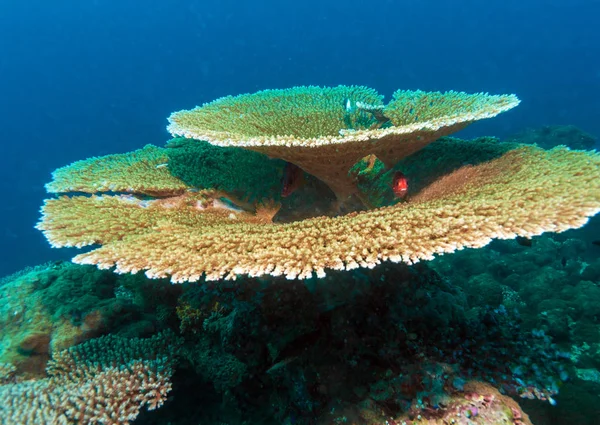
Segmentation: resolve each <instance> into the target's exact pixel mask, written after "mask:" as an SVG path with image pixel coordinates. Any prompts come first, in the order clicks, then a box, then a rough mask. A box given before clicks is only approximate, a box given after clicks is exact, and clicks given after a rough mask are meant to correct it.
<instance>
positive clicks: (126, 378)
mask: <svg viewBox="0 0 600 425" xmlns="http://www.w3.org/2000/svg"><path fill="white" fill-rule="evenodd" d="M177 344H178V342H177V340H176V338H174V336H173V335H172V334H170V333H168V332H167V333H161V334H157V335H156V336H154V337H152V338H148V339H130V340H127V339H120V338H118V337H114V336H107V337H102V338H98V339H95V340H90V341H88V342H86V343H84V344H81V345H78V346H75V347H72V348H70V349H68V350H65V351H62V352H60V353H57V354H56V355H55V357H54V358H53V359H52V360H51V361H50V362H49V364H48V368H47V372H48V378H44V379H40V380H37V381H35V380H34V381H23V382H18V383H7V384H5V385H0V424H1V425H14V424H22V425H34V424H57V425H63V424H64V425H67V424H89V425H93V424H103V425H127V424H129V423H130V422H131V421H133V420H134V419H135V418H136V417H137V416H138V414H139V412H140V409H141V408H142V407H146V408H147V409H148V410H153V409H156V408H158V407H160V406H161V405H162V404H163V403H164V401H165V400H166V397H167V394H168V393H169V391H170V390H171V383H170V378H171V375H172V374H173V369H172V366H173V353H172V352H170V351H172V350H174V349H175V347H176V345H177Z"/></svg>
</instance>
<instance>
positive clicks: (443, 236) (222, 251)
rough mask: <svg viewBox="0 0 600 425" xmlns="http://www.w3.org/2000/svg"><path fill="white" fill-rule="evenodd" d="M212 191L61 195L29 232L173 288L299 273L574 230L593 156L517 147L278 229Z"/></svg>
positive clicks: (596, 202)
mask: <svg viewBox="0 0 600 425" xmlns="http://www.w3.org/2000/svg"><path fill="white" fill-rule="evenodd" d="M465 143H467V142H465ZM472 148H473V149H474V150H477V145H476V144H474V146H472ZM211 196H213V195H210V194H209V193H208V192H204V193H198V194H186V195H183V196H181V197H178V198H170V199H164V200H157V201H140V200H137V199H130V198H123V197H109V196H104V197H91V198H87V197H72V198H67V197H63V198H60V199H56V200H48V201H46V203H45V205H44V207H43V218H42V221H41V222H40V223H39V224H38V228H39V229H41V230H42V231H43V232H44V233H45V235H46V236H47V238H48V239H49V240H50V242H51V243H52V244H53V246H56V247H62V246H78V247H81V246H84V245H90V244H101V245H103V246H102V247H100V248H98V249H95V250H93V251H91V252H88V253H84V254H81V255H78V256H77V257H75V259H74V261H75V262H77V263H82V264H96V265H98V266H99V267H101V268H110V267H116V271H117V272H120V273H127V272H137V271H140V270H146V274H147V275H148V276H149V277H166V276H171V278H172V280H173V281H174V282H183V281H195V280H198V279H199V278H200V277H201V276H202V275H203V274H205V275H206V278H207V279H209V280H216V279H221V278H227V279H232V278H235V276H236V274H248V275H251V276H259V275H264V274H270V275H274V276H277V275H285V276H287V277H288V278H296V277H298V278H308V277H311V276H312V274H313V273H314V272H316V274H317V276H323V275H324V273H325V269H328V268H329V269H338V270H343V269H346V270H349V269H353V268H357V267H374V266H375V265H377V264H378V263H380V262H381V261H387V260H390V261H394V262H405V263H408V264H411V263H415V262H417V261H419V260H429V259H432V258H433V256H434V254H443V253H448V252H453V251H455V250H456V249H461V248H465V247H481V246H484V245H486V244H488V243H489V242H490V241H491V240H492V239H493V238H500V239H511V238H515V237H516V236H528V237H529V236H533V235H538V234H541V233H543V232H545V231H553V232H560V231H564V230H567V229H570V228H576V227H581V226H583V225H584V224H585V223H586V222H587V219H588V217H590V216H592V215H594V214H596V213H597V212H598V211H599V210H600V157H599V156H598V155H597V154H595V153H587V152H575V151H569V150H568V149H565V148H556V149H553V150H551V151H544V150H542V149H539V148H536V147H520V148H518V149H514V150H511V151H508V152H507V153H504V154H503V155H501V156H499V157H497V158H495V159H492V160H491V161H489V162H484V163H481V164H478V165H473V166H463V167H461V168H458V169H457V170H455V171H453V172H451V173H449V174H447V175H445V176H443V177H441V178H438V179H437V180H435V181H434V182H433V183H431V184H429V185H428V186H427V187H425V188H424V189H423V190H421V191H420V192H419V193H416V194H414V195H413V196H412V197H411V199H410V200H409V202H406V203H402V204H397V205H394V206H391V207H386V208H381V209H376V210H370V211H366V212H361V213H352V214H348V215H346V216H340V217H335V218H326V217H320V218H316V219H306V220H303V221H298V222H294V223H288V224H273V223H265V221H264V220H261V219H260V218H259V217H257V216H254V215H253V214H250V213H247V212H235V211H233V212H232V211H231V210H228V209H223V208H219V206H218V204H215V201H214V198H211ZM211 199H212V200H211Z"/></svg>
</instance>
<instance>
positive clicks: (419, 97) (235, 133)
mask: <svg viewBox="0 0 600 425" xmlns="http://www.w3.org/2000/svg"><path fill="white" fill-rule="evenodd" d="M518 104H519V100H518V99H517V97H516V96H513V95H507V96H490V95H487V94H481V93H479V94H466V93H461V92H447V93H439V92H432V93H429V92H423V91H404V90H398V91H397V92H396V93H394V97H393V99H392V100H391V102H390V103H389V104H387V105H384V104H383V101H382V96H381V95H379V94H378V93H377V92H376V91H375V90H373V89H370V88H367V87H362V86H350V87H348V86H338V87H325V88H321V87H313V86H310V87H294V88H291V89H284V90H264V91H260V92H257V93H254V94H244V95H240V96H235V97H233V96H228V97H224V98H221V99H217V100H215V101H214V102H211V103H208V104H205V105H203V106H201V107H197V108H195V109H192V110H190V111H185V110H184V111H179V112H175V113H173V114H172V115H171V116H170V117H169V122H170V124H169V126H168V130H169V132H170V133H171V134H172V135H174V136H184V137H187V138H193V139H199V140H206V141H208V142H209V143H212V144H215V145H218V146H229V147H243V148H246V149H250V150H254V151H257V152H261V153H264V154H266V155H268V156H269V157H272V158H280V159H284V160H286V161H288V162H291V163H293V164H296V165H297V166H299V167H300V168H302V169H303V170H304V171H306V172H307V173H309V174H312V175H314V176H315V177H317V178H319V179H320V180H322V181H323V182H325V183H326V184H327V185H328V186H329V187H330V188H331V189H332V190H333V191H334V192H335V194H336V196H337V197H338V199H339V200H341V201H345V200H346V199H347V198H348V197H349V196H350V195H352V194H354V193H356V191H357V189H356V187H355V183H354V182H353V181H352V179H351V178H349V176H348V170H349V169H350V168H351V167H352V165H354V164H355V163H356V162H357V161H358V160H359V159H360V158H363V157H364V156H366V155H368V154H374V155H376V156H377V157H378V158H379V159H380V160H381V161H383V162H384V163H385V164H386V166H388V167H390V166H393V165H394V164H395V163H396V162H398V161H399V160H400V159H402V158H404V157H406V156H408V155H410V154H412V153H414V152H416V151H418V150H419V149H422V148H423V147H424V146H426V145H427V144H429V143H431V142H432V141H434V140H436V139H438V138H440V137H442V136H445V135H448V134H450V133H453V132H455V131H458V130H461V129H463V128H465V127H466V126H467V125H469V124H470V123H472V122H474V121H477V120H480V119H484V118H491V117H494V116H496V115H498V114H500V113H502V112H504V111H507V110H509V109H512V108H514V107H515V106H517V105H518Z"/></svg>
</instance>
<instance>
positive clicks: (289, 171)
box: [281, 162, 304, 198]
mask: <svg viewBox="0 0 600 425" xmlns="http://www.w3.org/2000/svg"><path fill="white" fill-rule="evenodd" d="M282 183H283V188H282V189H281V196H282V197H284V198H285V197H286V196H290V195H291V194H292V193H294V192H295V191H296V189H298V188H299V187H300V186H302V183H304V172H303V171H302V168H300V167H298V166H297V165H294V164H292V163H291V162H286V164H285V168H284V169H283V178H282Z"/></svg>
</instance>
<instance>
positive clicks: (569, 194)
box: [0, 86, 600, 425]
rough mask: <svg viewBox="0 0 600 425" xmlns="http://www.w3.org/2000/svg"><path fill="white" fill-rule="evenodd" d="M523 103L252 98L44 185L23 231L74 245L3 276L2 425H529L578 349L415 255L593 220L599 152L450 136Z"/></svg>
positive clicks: (352, 96)
mask: <svg viewBox="0 0 600 425" xmlns="http://www.w3.org/2000/svg"><path fill="white" fill-rule="evenodd" d="M518 104H519V100H518V99H517V97H516V96H514V95H502V96H493V95H488V94H466V93H460V92H447V93H439V92H422V91H404V90H399V91H397V92H396V93H394V95H393V98H392V100H391V101H390V102H389V103H385V102H384V101H383V97H382V96H381V95H379V94H378V93H377V92H376V91H375V90H373V89H370V88H366V87H359V86H351V87H348V86H338V87H331V88H321V87H295V88H292V89H285V90H265V91H261V92H258V93H254V94H244V95H240V96H234V97H233V96H229V97H224V98H221V99H217V100H215V101H214V102H211V103H208V104H205V105H203V106H200V107H196V108H194V109H192V110H184V111H179V112H175V113H173V114H172V115H171V116H170V117H169V126H168V130H169V132H170V133H171V135H172V136H173V137H174V138H173V139H172V140H171V141H169V142H168V143H167V145H166V146H165V147H156V146H152V145H147V146H145V147H143V148H142V149H139V150H137V151H134V152H130V153H124V154H114V155H108V156H104V157H98V158H90V159H86V160H83V161H78V162H75V163H73V164H71V165H68V166H66V167H63V168H60V169H58V170H56V171H55V172H54V173H53V179H52V181H51V182H50V183H48V184H47V185H46V188H47V190H48V192H49V193H53V194H56V195H57V196H55V197H53V198H51V199H48V200H46V201H45V202H44V205H43V207H42V217H41V220H40V222H39V223H38V225H37V228H38V229H39V230H41V231H42V232H43V234H44V235H45V236H46V238H47V239H48V241H49V242H50V243H51V245H52V246H53V247H57V248H60V247H78V248H84V247H88V248H87V249H86V250H85V251H84V252H83V253H81V254H79V255H77V256H76V257H75V258H74V259H73V262H74V263H75V264H62V263H59V264H54V265H46V266H43V267H38V268H35V269H31V270H26V271H23V272H22V273H20V274H18V275H15V276H12V277H9V278H6V279H5V280H3V281H2V282H1V283H0V292H2V294H1V295H2V297H3V299H6V300H8V301H7V303H6V305H5V306H3V307H2V308H3V309H4V310H2V311H1V312H0V313H1V314H0V325H2V329H5V331H3V334H2V335H0V424H2V425H4V424H6V425H9V424H46V423H48V424H110V425H117V424H118V425H122V424H129V423H134V421H135V423H149V424H150V423H173V424H188V423H194V424H205V423H206V424H209V423H210V424H214V423H231V424H234V423H244V424H251V423H252V424H254V423H267V424H271V423H272V424H290V425H291V424H315V423H318V424H344V423H347V424H356V425H359V424H369V425H371V424H372V425H383V424H393V425H400V424H407V425H408V424H515V425H520V424H530V423H531V421H530V419H529V417H528V415H527V414H526V413H524V412H523V410H522V409H521V407H520V406H519V404H517V402H516V401H515V399H516V398H518V397H521V398H529V399H538V400H542V401H546V402H549V404H555V397H556V394H557V393H558V392H559V387H560V386H561V385H563V383H564V382H566V381H567V380H568V379H569V378H568V377H569V370H568V369H569V367H570V366H569V364H570V363H569V362H568V359H567V358H568V357H570V356H571V355H570V354H569V353H565V351H564V350H563V349H561V347H559V346H557V345H555V344H554V343H553V342H552V340H551V338H550V337H549V336H548V335H546V333H545V332H544V331H543V330H540V329H537V328H534V326H529V325H527V323H522V317H521V315H520V313H519V309H520V308H521V307H520V304H519V302H514V303H513V304H510V303H509V302H508V301H509V300H514V299H517V298H518V295H515V296H513V297H512V298H511V297H509V296H508V295H506V296H505V297H504V298H503V297H502V294H501V295H499V301H498V302H497V303H496V304H494V303H493V302H489V300H482V299H480V298H481V297H479V298H478V297H476V296H471V295H470V294H469V293H468V291H463V290H461V289H459V286H461V285H458V286H457V285H455V284H453V283H452V280H451V279H448V278H444V277H442V275H441V274H439V273H442V270H444V274H445V275H447V276H451V275H453V274H454V273H453V272H452V267H451V266H449V268H448V269H445V268H444V267H446V263H440V264H441V265H439V266H438V267H437V268H431V267H430V266H428V264H427V263H425V262H423V260H433V259H434V258H436V257H438V256H439V255H441V254H448V253H453V252H455V251H457V250H462V249H464V248H481V247H483V246H486V245H488V244H490V242H492V240H494V239H500V240H501V239H504V240H512V239H516V238H520V239H519V241H521V242H520V243H521V244H522V245H528V246H529V247H531V243H529V242H528V243H524V242H523V241H530V240H531V238H532V237H534V236H537V235H541V234H542V233H545V232H563V231H565V230H568V229H573V228H579V227H581V226H583V225H584V224H586V223H587V221H588V219H589V218H590V217H592V216H593V215H595V214H596V213H597V212H598V211H600V156H599V155H598V154H596V153H594V152H589V151H578V150H570V149H569V148H567V147H565V146H558V147H554V148H552V149H549V150H545V149H542V148H540V147H538V146H536V145H533V144H527V143H522V142H521V141H519V140H511V141H509V142H500V141H498V140H496V139H493V138H480V139H475V140H471V141H467V140H460V139H456V138H450V137H447V136H448V135H450V134H451V133H454V132H456V131H458V130H461V129H463V128H465V127H466V126H468V125H469V124H471V123H473V122H475V121H478V120H481V119H485V118H491V117H494V116H496V115H498V114H500V113H502V112H505V111H508V110H510V109H512V108H514V107H516V106H517V105H518ZM552 131H553V132H554V133H553V134H560V137H563V138H565V137H567V136H568V135H567V136H565V135H564V134H566V133H564V132H560V131H559V130H556V129H553V130H552ZM521 248H523V247H521ZM523 249H526V248H523ZM452 257H453V256H450V257H448V258H449V259H450V260H449V261H452ZM444 258H446V256H444ZM417 263H419V264H417ZM448 264H450V263H448ZM91 265H94V266H97V269H96V268H93V267H91ZM434 269H435V270H437V271H434ZM114 272H116V274H115V273H114ZM599 274H600V273H599ZM480 275H482V272H480V271H479V272H477V273H475V271H473V274H472V276H473V277H475V276H477V278H478V279H483V277H479V276H480ZM457 279H462V280H468V279H469V276H458V275H457ZM477 282H479V280H478V281H476V282H475V283H477ZM171 283H179V284H181V285H172V284H171ZM475 283H474V284H475ZM507 285H508V284H507ZM504 286H506V285H504V283H503V284H502V285H497V287H504ZM506 288H508V289H506V291H505V292H506V294H510V293H511V292H510V290H512V291H513V292H512V293H515V294H516V292H515V289H510V288H509V286H506ZM485 293H486V294H487V293H493V291H491V290H490V291H487V290H486V292H485ZM507 305H508V307H507ZM9 312H14V313H11V314H12V316H11V315H10V314H9ZM178 371H181V372H185V373H184V374H185V378H184V377H179V378H178ZM184 374H182V376H183V375H184ZM173 393H176V394H177V395H176V396H175V397H170V395H171V394H173ZM511 397H515V399H513V398H511ZM161 406H163V407H162V408H161V409H158V410H157V411H154V409H156V408H158V407H161ZM194 409H195V410H194ZM148 410H153V412H148ZM184 411H185V412H186V414H185V415H184V414H183V413H182V412H184ZM161 415H162V416H161ZM138 416H140V417H139V418H138ZM136 418H138V419H136ZM138 421H142V422H138ZM161 421H162V422H161Z"/></svg>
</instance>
